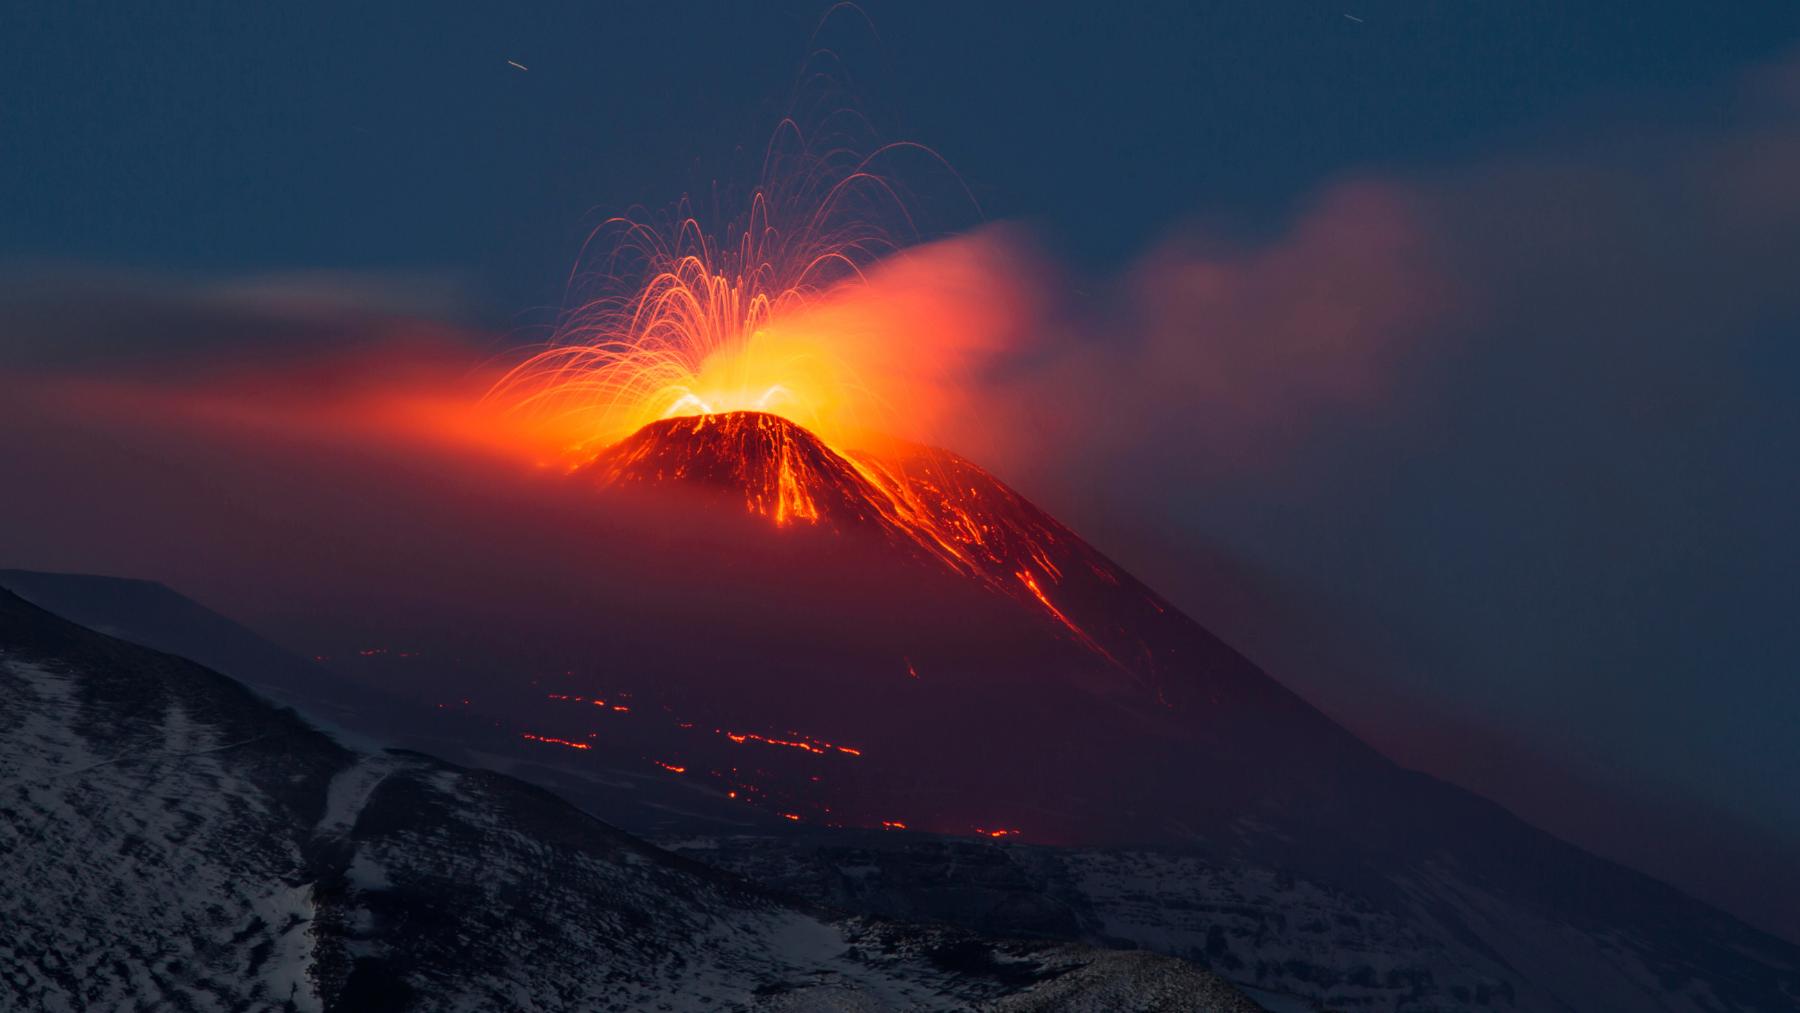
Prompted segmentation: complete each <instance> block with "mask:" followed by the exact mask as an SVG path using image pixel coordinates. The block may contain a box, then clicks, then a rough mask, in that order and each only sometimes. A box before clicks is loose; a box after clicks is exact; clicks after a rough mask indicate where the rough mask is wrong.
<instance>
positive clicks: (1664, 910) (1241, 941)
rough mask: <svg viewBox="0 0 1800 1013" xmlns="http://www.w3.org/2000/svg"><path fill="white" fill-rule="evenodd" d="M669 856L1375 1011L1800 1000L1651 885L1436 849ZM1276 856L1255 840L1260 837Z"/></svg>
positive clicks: (912, 850)
mask: <svg viewBox="0 0 1800 1013" xmlns="http://www.w3.org/2000/svg"><path fill="white" fill-rule="evenodd" d="M666 843H667V844H668V845H669V846H670V847H671V848H673V849H674V850H676V851H677V853H680V854H685V855H689V856H692V857H694V858H696V859H699V860H702V861H706V862H708V863H710V864H713V865H715V866H717V867H719V868H725V869H732V870H735V871H737V872H740V873H742V874H744V875H746V876H748V877H751V878H753V879H755V880H756V881H757V882H759V883H764V884H768V885H771V886H774V887H776V888H779V889H785V890H790V891H792V892H794V893H796V894H799V895H802V896H805V897H807V898H808V899H811V900H814V901H816V902H818V903H821V904H828V905H830V906H832V907H834V908H839V909H846V910H855V911H860V912H863V913H866V914H869V915H872V916H879V917H882V918H886V919H900V920H907V919H911V920H918V921H930V922H934V923H948V924H956V925H961V926H964V927H965V928H968V929H970V930H971V931H978V932H983V933H996V934H1003V935H1017V934H1031V935H1037V936H1045V937H1056V938H1063V939H1070V940H1084V941H1087V942H1090V943H1093V944H1096V945H1103V946H1132V947H1140V948H1142V949H1144V950H1147V951H1151V952H1157V953H1163V954H1170V955H1175V956H1181V957H1185V958H1188V959H1191V960H1193V961H1195V962H1197V963H1200V964H1202V965H1204V966H1206V967H1208V968H1210V969H1212V970H1213V971H1215V972H1216V973H1218V974H1220V975H1221V976H1223V977H1225V978H1227V979H1228V980H1230V981H1231V982H1233V983H1234V984H1237V985H1238V986H1240V987H1242V988H1244V989H1246V990H1247V991H1249V992H1250V994H1252V995H1255V996H1257V997H1258V998H1259V1000H1264V1001H1266V997H1270V996H1289V997H1294V998H1295V999H1296V1000H1304V1001H1303V1002H1301V1004H1300V1005H1299V1006H1298V1007H1297V1008H1302V1009H1327V1010H1333V1011H1370V1013H1374V1011H1380V1013H1451V1011H1462V1010H1491V1011H1509V1013H1520V1011H1529V1013H1540V1011H1541V1013H1636V1011H1640V1010H1657V1011H1663V1013H1678V1011H1680V1013H1703V1011H1710V1013H1744V1011H1750V1010H1761V1011H1766V1013H1778V1011H1786V1010H1796V1009H1800V955H1797V953H1796V950H1795V948H1794V947H1793V946H1791V945H1789V944H1787V943H1784V942H1782V941H1780V940H1777V939H1774V938H1772V937H1770V936H1767V935H1764V934H1762V933H1760V932H1757V931H1755V930H1754V929H1751V928H1749V927H1748V926H1744V925H1741V924H1739V923H1736V922H1734V921H1733V920H1731V919H1729V918H1727V917H1725V916H1722V915H1720V914H1718V913H1717V912H1714V911H1712V910H1710V909H1708V908H1706V907H1705V906H1704V905H1701V904H1698V903H1696V902H1693V901H1690V900H1686V899H1685V898H1681V897H1679V895H1677V894H1675V893H1674V891H1672V890H1668V889H1667V888H1661V889H1660V892H1659V891H1652V890H1646V891H1645V892H1644V895H1643V899H1642V902H1641V903H1642V910H1641V911H1640V912H1638V917H1637V920H1636V922H1635V924H1634V925H1631V926H1626V927H1615V928H1604V927H1601V928H1596V927H1594V926H1593V925H1591V924H1588V923H1587V922H1585V921H1584V919H1583V917H1582V916H1581V907H1580V901H1581V895H1582V894H1583V892H1584V891H1591V890H1594V889H1596V888H1597V885H1596V884H1595V883H1592V882H1588V881H1583V880H1580V879H1571V880H1569V881H1568V882H1567V884H1566V885H1567V895H1568V897H1569V898H1570V903H1569V905H1568V907H1567V908H1566V909H1564V910H1561V911H1557V910H1548V909H1544V908H1541V907H1537V906H1534V905H1531V904H1529V903H1524V902H1522V901H1521V900H1520V898H1519V897H1518V896H1516V895H1514V894H1511V893H1509V891H1508V885H1507V884H1505V883H1503V882H1496V881H1493V880H1490V879H1485V878H1483V877H1480V876H1477V875H1471V874H1470V873H1469V872H1468V871H1467V870H1464V869H1459V868H1458V867H1457V864H1456V862H1455V860H1454V859H1453V858H1450V857H1445V858H1444V859H1442V860H1441V861H1439V862H1435V863H1430V864H1425V865H1422V866H1420V867H1418V869H1417V870H1416V871H1411V872H1395V873H1393V874H1392V875H1391V876H1390V877H1388V878H1380V877H1376V876H1369V875H1365V876H1363V877H1361V878H1342V879H1339V880H1337V881H1335V882H1334V881H1328V880H1325V879H1322V878H1318V877H1312V876H1307V875H1305V874H1299V873H1295V872H1294V871H1292V870H1291V868H1285V867H1282V866H1281V865H1279V864H1277V863H1275V862H1273V861H1271V860H1270V859H1269V858H1268V857H1264V858H1261V859H1258V858H1256V857H1254V856H1250V855H1244V854H1239V855H1236V856H1234V857H1230V858H1224V859H1222V858H1220V857H1218V856H1211V855H1207V854H1205V853H1203V852H1201V851H1199V850H1196V849H1176V848H1163V849H1144V848H1140V849H1126V848H1112V849H1091V848H1089V849H1079V848H1048V847H1037V846H1031V845H1020V844H1013V843H1000V842H986V841H973V840H947V839H943V838H933V837H925V836H922V835H910V834H881V833H864V834H860V835H847V834H841V833H840V834H835V835H811V836H809V837H806V838H802V837H801V836H799V835H797V834H788V835H784V836H783V837H781V838H779V839H771V838H768V837H765V836H749V835H738V836H714V837H687V838H684V839H681V840H675V839H670V840H669V841H667V842H666ZM1263 843H1264V845H1265V850H1266V851H1268V852H1269V853H1273V851H1274V849H1273V847H1271V846H1269V845H1270V843H1271V842H1267V841H1265V842H1263Z"/></svg>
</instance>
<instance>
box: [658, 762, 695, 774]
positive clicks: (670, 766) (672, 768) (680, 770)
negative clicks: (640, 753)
mask: <svg viewBox="0 0 1800 1013" xmlns="http://www.w3.org/2000/svg"><path fill="white" fill-rule="evenodd" d="M652 762H653V763H655V764H656V765H657V766H659V767H661V768H662V769H664V770H666V771H669V772H670V773H673V774H685V773H687V768H686V767H683V766H680V765H679V764H674V763H664V762H663V761H661V760H654V761H652Z"/></svg>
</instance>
